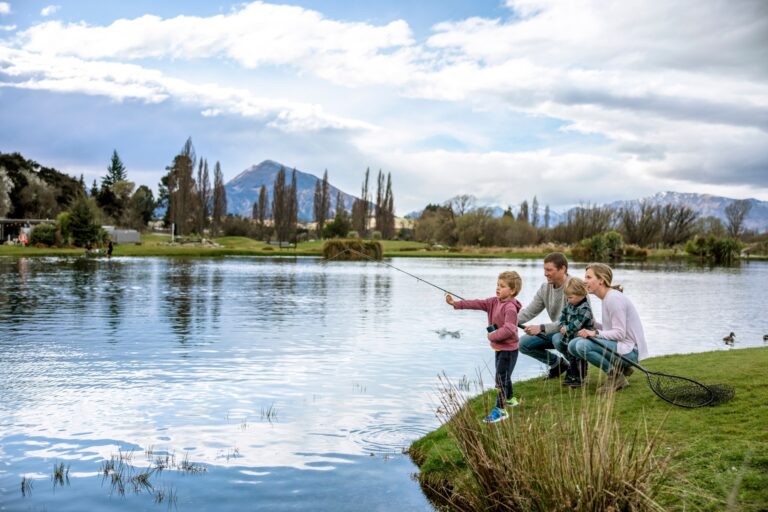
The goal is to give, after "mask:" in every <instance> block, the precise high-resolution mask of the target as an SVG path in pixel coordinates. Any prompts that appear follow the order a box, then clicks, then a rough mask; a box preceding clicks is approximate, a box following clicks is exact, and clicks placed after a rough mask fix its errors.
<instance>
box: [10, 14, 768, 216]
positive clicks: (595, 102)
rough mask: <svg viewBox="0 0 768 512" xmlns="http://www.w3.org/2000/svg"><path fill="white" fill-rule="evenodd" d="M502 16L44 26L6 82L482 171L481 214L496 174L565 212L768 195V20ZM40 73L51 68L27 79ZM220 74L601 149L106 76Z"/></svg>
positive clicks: (231, 18)
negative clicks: (308, 134)
mask: <svg viewBox="0 0 768 512" xmlns="http://www.w3.org/2000/svg"><path fill="white" fill-rule="evenodd" d="M506 5H507V6H508V7H509V8H510V14H511V15H510V16H509V18H499V19H486V18H479V17H474V18H468V19H465V20H460V21H451V22H443V23H438V24H436V25H435V26H434V27H433V29H432V35H431V37H429V38H427V39H426V40H425V41H417V40H415V39H414V36H413V34H412V31H411V29H410V27H409V26H408V24H407V23H406V22H405V21H402V20H398V21H393V22H391V23H387V24H381V25H374V24H371V23H353V22H345V21H338V20H333V19H329V18H327V17H325V16H324V15H323V14H321V13H319V12H317V11H312V10H308V9H304V8H301V7H297V6H288V5H276V4H267V3H263V2H252V3H248V4H245V5H242V6H240V7H238V8H237V9H235V10H233V11H232V12H230V13H228V14H222V15H217V16H211V17H196V16H177V17H175V18H168V19H163V18H159V17H157V16H150V15H146V16H142V17H139V18H135V19H130V20H127V19H121V20H117V21H115V22H113V23H112V24H110V25H107V26H90V25H87V24H85V23H74V24H71V23H70V24H66V23H62V22H59V21H50V22H46V23H42V24H39V25H36V26H33V27H31V28H29V29H27V30H25V31H24V32H22V33H21V34H19V35H18V37H17V39H16V42H15V44H16V45H17V51H22V50H23V51H24V56H23V57H18V56H16V57H14V59H15V60H14V62H13V63H12V64H8V63H7V62H5V61H4V60H3V59H2V58H0V71H3V72H5V73H6V74H7V73H9V71H8V70H11V71H14V70H16V72H17V73H18V74H17V75H16V76H17V77H18V79H19V82H17V83H16V85H15V86H17V87H29V88H33V87H37V88H49V89H51V90H67V91H79V92H86V93H90V94H104V95H108V96H110V97H113V98H115V99H117V100H121V99H125V98H131V99H141V100H142V101H147V102H159V101H166V100H167V99H168V98H176V99H178V100H179V101H182V102H185V103H189V104H193V105H195V106H196V107H199V109H200V112H201V114H202V115H203V116H206V117H216V116H221V115H226V114H233V113H236V114H238V115H243V116H247V117H254V118H258V119H261V120H263V121H264V122H266V123H268V124H270V125H271V126H277V127H280V128H281V129H282V130H285V131H303V130H319V129H325V128H340V129H352V130H359V129H362V130H363V132H362V134H361V133H359V132H355V134H354V136H353V138H351V139H350V140H351V143H352V144H353V145H354V146H355V148H356V149H358V150H359V151H361V152H362V153H364V154H366V155H372V158H379V159H381V161H382V162H386V165H388V166H390V168H392V169H402V170H403V172H407V173H408V176H409V177H408V179H411V180H413V182H414V183H417V182H418V185H417V188H416V189H415V190H420V191H423V190H425V187H427V185H428V180H427V179H426V178H420V177H419V176H428V177H429V179H432V178H437V175H433V174H432V173H431V171H430V170H429V169H432V168H439V169H442V172H441V173H440V183H439V184H437V185H435V187H437V188H439V187H443V186H444V185H443V183H449V184H450V185H445V190H446V191H450V190H451V187H453V188H452V190H454V191H455V190H456V188H457V187H458V188H461V187H462V186H464V187H465V186H466V183H467V182H468V181H469V179H468V176H467V171H466V166H471V165H472V160H473V159H477V160H478V161H480V162H481V164H479V167H478V169H485V168H486V167H484V166H485V165H487V171H486V172H485V173H481V174H480V176H482V180H481V181H482V184H474V185H472V186H473V187H475V190H474V191H473V193H475V194H476V195H478V196H482V195H484V194H485V195H492V194H493V193H498V192H496V191H498V190H503V189H504V184H505V183H506V182H507V181H506V180H507V178H506V177H505V178H500V177H498V176H496V177H495V176H494V174H493V172H492V169H495V170H496V171H497V172H499V173H502V174H504V175H505V176H506V175H507V174H508V175H510V176H513V177H514V179H515V180H517V181H516V182H515V183H516V186H517V187H518V188H517V190H519V191H520V193H521V194H525V195H526V196H528V197H530V196H532V195H533V194H534V193H537V191H539V192H541V193H544V192H546V191H552V190H554V191H562V194H561V196H562V197H561V199H562V200H564V201H566V200H567V195H568V194H570V195H571V196H573V194H574V192H573V191H574V190H577V191H578V190H580V188H581V187H583V186H584V183H586V180H587V179H590V180H596V181H598V182H600V183H601V185H600V186H599V187H597V189H594V190H591V191H590V192H591V193H594V194H599V193H604V195H605V196H606V197H609V196H611V194H615V195H614V198H615V197H625V196H627V194H631V195H633V196H634V195H637V194H638V192H639V191H640V190H648V191H649V192H653V191H656V190H659V189H661V188H663V187H665V186H669V187H674V189H677V190H681V189H684V188H685V187H688V189H689V190H690V189H691V188H697V187H704V186H707V187H709V186H719V187H731V189H737V188H738V187H743V186H747V185H748V184H751V185H753V186H755V187H757V188H759V189H760V190H762V191H763V192H764V193H765V194H768V175H767V174H766V173H765V171H764V170H765V168H766V167H768V154H766V152H765V150H764V149H763V148H765V147H768V88H767V87H766V80H767V79H768V64H766V61H765V55H764V48H765V41H768V3H766V2H764V1H761V0H757V1H753V0H738V1H734V2H730V3H712V2H699V1H697V0H658V1H652V2H649V1H647V0H626V1H623V2H605V1H603V0H574V1H573V2H561V1H555V0H507V2H506ZM0 55H2V54H0ZM19 55H21V54H19ZM34 58H39V59H40V62H39V63H37V64H36V65H34V66H31V68H30V69H26V70H22V71H18V70H19V69H21V68H23V64H22V62H23V61H26V60H30V59H34ZM222 58H224V59H226V60H227V61H228V63H234V64H237V65H239V66H240V67H242V68H243V69H246V70H248V71H252V70H258V71H259V72H264V73H265V74H267V73H269V72H270V71H271V70H273V69H275V68H280V71H281V72H285V74H286V75H291V76H295V77H297V78H298V79H299V80H305V79H306V77H307V75H310V77H311V78H316V77H319V78H320V79H322V80H324V81H326V82H328V83H329V84H331V85H332V87H330V88H329V90H331V91H332V92H331V93H329V96H330V95H335V96H336V98H335V99H334V100H333V101H335V102H336V103H337V104H339V103H343V101H344V97H345V95H347V94H349V91H350V87H355V88H356V89H357V90H360V89H363V90H366V88H369V89H368V90H366V91H365V93H364V94H367V95H368V96H367V98H369V99H370V101H371V102H376V101H378V99H379V96H378V94H379V92H380V91H381V89H382V88H387V89H388V90H389V91H390V92H394V93H398V94H400V95H401V96H404V97H407V98H408V100H406V101H407V102H412V101H415V100H430V101H431V100H437V101H435V103H446V104H449V105H454V104H455V105H461V106H462V108H464V109H465V110H467V111H471V112H472V113H473V114H474V113H475V112H483V111H485V112H512V113H514V114H515V115H520V113H523V114H526V115H530V116H534V117H536V118H546V119H556V120H562V124H563V125H564V127H563V128H562V130H564V131H565V132H566V133H573V134H578V135H585V136H595V138H598V139H601V140H602V142H601V143H593V144H591V145H590V146H589V147H585V148H580V149H575V148H573V147H559V146H557V145H554V146H553V147H551V148H550V149H549V150H544V151H519V152H514V151H498V150H494V147H493V145H494V144H495V143H498V141H499V140H500V139H501V138H502V136H499V137H498V138H496V139H491V138H490V137H488V136H487V135H486V134H481V133H480V132H479V131H477V130H476V129H475V128H473V126H471V123H472V122H473V121H474V119H467V121H466V123H465V124H464V125H463V126H460V125H459V124H451V125H450V126H442V127H441V126H439V124H440V123H439V122H434V123H425V124H423V125H421V126H420V127H413V126H407V125H406V124H405V123H406V122H405V121H403V120H402V119H401V117H402V115H401V114H402V111H403V110H406V109H408V108H411V106H410V104H408V105H406V104H399V105H394V107H393V108H391V109H390V111H389V112H384V113H383V117H384V118H382V119H380V118H375V117H372V116H371V117H370V118H371V119H376V124H377V126H379V127H386V128H379V129H374V128H373V127H372V126H371V123H366V122H365V121H364V120H362V121H360V120H356V119H351V118H350V117H351V116H347V117H344V116H340V117H335V116H333V115H330V114H328V113H327V112H326V109H325V108H324V103H323V102H316V103H308V102H306V101H304V100H303V99H304V97H305V96H304V95H303V94H302V92H301V91H299V92H296V93H295V94H294V96H293V98H299V99H300V100H301V101H295V100H291V99H284V100H283V99H281V100H275V99H266V98H263V97H257V96H255V95H253V94H252V93H250V92H249V91H248V90H244V89H242V88H234V87H225V86H222V85H211V84H204V83H193V82H190V81H185V80H180V79H176V78H172V77H170V76H166V75H164V74H162V73H160V72H158V71H153V70H148V69H145V68H143V67H140V66H136V65H131V64H116V63H108V62H104V61H105V60H116V61H131V60H138V59H143V60H151V59H156V60H157V62H158V67H160V66H161V65H162V64H163V63H164V62H165V61H168V60H174V61H178V60H185V61H188V62H199V61H200V60H202V59H222ZM68 59H71V60H68ZM61 63H68V64H66V65H62V64H61ZM49 65H50V66H52V69H47V68H46V66H49ZM69 67H71V69H68V68H69ZM223 79H224V78H223ZM371 86H376V87H371ZM382 86H383V87H382ZM297 90H298V89H297ZM364 94H363V95H364ZM288 97H289V98H290V96H288ZM414 99H415V100H414ZM478 118H480V119H482V116H478ZM433 133H441V134H442V133H448V134H450V136H451V137H453V138H457V139H459V140H460V142H462V143H464V145H465V146H466V147H469V148H471V149H472V150H468V151H427V152H424V151H415V152H414V151H412V150H408V149H407V148H408V146H409V140H414V139H427V138H429V137H430V135H431V134H433ZM488 139H490V140H488ZM478 145H482V146H485V147H484V148H482V149H478V148H477V146H478ZM486 149H488V150H487V151H486ZM736 171H738V172H736ZM453 173H456V175H455V176H454V174H453ZM471 176H472V179H474V177H475V174H474V171H473V172H472V173H471ZM529 176H533V178H530V177H529ZM460 183H461V184H463V185H460ZM628 184H631V185H629V186H628ZM430 187H431V185H430ZM483 187H486V188H487V190H486V189H484V188H483ZM430 189H432V188H430ZM541 193H540V196H541V195H543V194H541ZM552 193H554V194H557V193H558V192H550V194H549V195H551V194H552ZM450 195H453V193H447V196H450ZM585 197H589V196H587V195H586V193H585ZM571 202H572V201H571Z"/></svg>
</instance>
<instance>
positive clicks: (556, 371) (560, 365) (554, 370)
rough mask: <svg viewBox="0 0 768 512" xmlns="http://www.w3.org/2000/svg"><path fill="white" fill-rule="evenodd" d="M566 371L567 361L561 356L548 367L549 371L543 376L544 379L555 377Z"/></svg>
mask: <svg viewBox="0 0 768 512" xmlns="http://www.w3.org/2000/svg"><path fill="white" fill-rule="evenodd" d="M567 371H568V363H566V362H565V360H563V359H562V358H561V359H560V360H559V361H558V362H557V363H556V364H555V366H552V367H550V369H549V373H547V376H546V377H544V380H550V379H556V378H558V377H560V376H561V375H562V374H564V373H565V372H567Z"/></svg>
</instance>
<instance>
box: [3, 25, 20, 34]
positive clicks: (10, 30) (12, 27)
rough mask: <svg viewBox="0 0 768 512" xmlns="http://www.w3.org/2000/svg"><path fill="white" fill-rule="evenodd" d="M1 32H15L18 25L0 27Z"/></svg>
mask: <svg viewBox="0 0 768 512" xmlns="http://www.w3.org/2000/svg"><path fill="white" fill-rule="evenodd" d="M0 30H2V31H3V32H13V31H14V30H16V25H0Z"/></svg>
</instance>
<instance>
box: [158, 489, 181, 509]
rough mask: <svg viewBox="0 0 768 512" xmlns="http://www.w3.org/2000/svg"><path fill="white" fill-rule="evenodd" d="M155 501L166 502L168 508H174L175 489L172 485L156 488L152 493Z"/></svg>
mask: <svg viewBox="0 0 768 512" xmlns="http://www.w3.org/2000/svg"><path fill="white" fill-rule="evenodd" d="M153 496H154V499H155V503H163V502H166V503H168V510H171V508H176V498H177V497H176V490H175V489H174V488H173V487H168V488H163V489H158V490H156V491H155V492H154V494H153Z"/></svg>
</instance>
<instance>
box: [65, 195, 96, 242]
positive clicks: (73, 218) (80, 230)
mask: <svg viewBox="0 0 768 512" xmlns="http://www.w3.org/2000/svg"><path fill="white" fill-rule="evenodd" d="M95 209H96V205H95V204H93V199H92V198H91V199H89V198H86V197H85V196H79V197H77V198H76V199H75V201H74V203H72V209H71V210H70V212H69V232H70V234H71V235H72V243H74V244H75V245H76V246H77V247H85V245H86V244H87V243H88V242H91V243H93V242H96V241H97V240H98V236H99V226H98V225H97V224H96V214H95V211H94V210H95Z"/></svg>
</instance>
